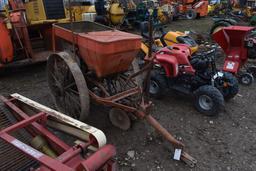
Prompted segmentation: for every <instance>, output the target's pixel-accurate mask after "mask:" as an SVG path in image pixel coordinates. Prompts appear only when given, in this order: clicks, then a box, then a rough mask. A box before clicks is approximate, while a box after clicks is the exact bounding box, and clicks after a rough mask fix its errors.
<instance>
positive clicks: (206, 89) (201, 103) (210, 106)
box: [194, 85, 224, 116]
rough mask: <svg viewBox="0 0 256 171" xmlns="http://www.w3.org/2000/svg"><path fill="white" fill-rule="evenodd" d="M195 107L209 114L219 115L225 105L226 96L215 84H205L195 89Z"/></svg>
mask: <svg viewBox="0 0 256 171" xmlns="http://www.w3.org/2000/svg"><path fill="white" fill-rule="evenodd" d="M194 99H195V100H194V105H195V108H196V109H197V110H198V111H199V112H201V113H203V114H205V115H207V116H214V115H217V114H218V113H219V112H220V111H221V110H222V109H223V107H224V97H223V95H222V94H221V92H220V91H219V90H218V89H217V88H216V87H213V86H210V85H204V86H201V87H199V88H198V89H197V90H196V91H194Z"/></svg>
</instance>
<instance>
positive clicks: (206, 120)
mask: <svg viewBox="0 0 256 171" xmlns="http://www.w3.org/2000/svg"><path fill="white" fill-rule="evenodd" d="M211 23H212V22H211V19H210V18H203V19H199V20H195V21H187V20H179V21H176V22H173V23H171V24H170V25H169V28H170V29H172V30H179V31H186V30H189V29H192V30H194V31H198V32H203V33H206V32H207V31H209V28H210V26H211ZM218 62H222V60H221V59H220V60H219V61H218ZM219 64H221V63H219ZM10 93H20V94H22V95H24V96H27V97H29V98H31V99H33V100H36V101H38V102H40V103H42V104H44V105H47V106H49V107H53V108H54V104H53V101H52V98H51V95H50V91H49V89H48V85H47V78H46V68H45V65H44V64H41V65H36V66H30V67H26V68H24V69H19V70H18V71H16V72H10V73H6V74H5V75H1V76H0V94H3V95H8V94H10ZM154 104H155V105H154V108H153V111H152V113H153V116H155V117H156V118H157V120H159V122H160V123H161V124H162V125H163V126H164V127H165V128H167V129H168V130H169V131H170V132H171V133H172V134H174V135H175V136H176V137H177V138H178V139H179V140H181V141H182V142H183V143H184V144H185V145H186V151H187V152H188V153H189V154H190V155H191V156H193V157H194V158H196V159H197V160H198V164H197V166H196V167H195V168H193V169H190V168H189V167H188V166H186V165H185V164H184V163H182V162H177V161H174V160H172V153H171V151H170V149H171V148H170V145H169V144H168V143H167V142H166V141H164V140H163V139H162V138H161V137H159V136H158V135H157V134H156V133H155V132H154V130H153V129H152V128H151V127H150V126H149V125H147V123H145V122H143V121H137V122H135V123H134V124H133V126H132V128H131V129H130V130H128V131H126V132H124V131H121V130H118V129H117V128H115V127H113V126H112V125H111V124H110V122H109V120H108V109H107V108H104V107H99V106H98V105H97V106H96V105H92V108H91V113H90V116H89V118H88V122H87V123H88V124H91V125H93V126H95V127H97V128H99V129H102V130H103V132H104V133H105V134H106V136H107V139H108V143H112V144H114V145H115V146H116V147H117V151H118V155H117V160H118V163H119V170H138V171H143V170H167V171H170V170H177V171H179V170H184V171H187V170H196V171H208V170H211V171H215V170H223V171H226V170H232V171H255V170H256V143H255V140H256V84H255V83H254V84H253V85H252V86H250V87H245V86H240V92H239V95H237V96H236V97H235V98H234V99H232V100H230V101H229V102H226V108H225V111H224V112H222V113H221V114H220V115H219V116H218V117H214V118H212V117H206V116H203V115H202V114H200V113H198V112H197V111H196V110H195V109H194V107H193V105H192V101H191V99H188V98H187V97H184V96H181V95H178V94H174V93H169V94H168V95H167V96H166V97H165V98H163V99H161V100H154Z"/></svg>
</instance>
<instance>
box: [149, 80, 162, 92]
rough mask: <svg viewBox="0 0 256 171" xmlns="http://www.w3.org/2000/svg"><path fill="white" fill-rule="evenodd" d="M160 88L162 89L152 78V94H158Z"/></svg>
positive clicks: (150, 90) (150, 86) (150, 87)
mask: <svg viewBox="0 0 256 171" xmlns="http://www.w3.org/2000/svg"><path fill="white" fill-rule="evenodd" d="M159 90H160V87H159V85H158V84H157V82H156V81H154V80H150V85H149V92H150V94H157V92H159Z"/></svg>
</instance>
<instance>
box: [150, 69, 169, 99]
mask: <svg viewBox="0 0 256 171" xmlns="http://www.w3.org/2000/svg"><path fill="white" fill-rule="evenodd" d="M166 90H167V84H166V80H165V78H164V76H163V75H162V74H161V73H160V71H156V70H155V71H152V72H151V75H150V85H149V94H150V96H152V97H154V98H156V99H160V98H162V97H163V95H164V93H165V92H166Z"/></svg>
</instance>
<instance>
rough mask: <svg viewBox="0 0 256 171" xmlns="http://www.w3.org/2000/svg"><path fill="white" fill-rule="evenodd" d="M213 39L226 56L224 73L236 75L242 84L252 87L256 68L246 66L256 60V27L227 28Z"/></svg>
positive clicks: (215, 34)
mask: <svg viewBox="0 0 256 171" xmlns="http://www.w3.org/2000/svg"><path fill="white" fill-rule="evenodd" d="M213 39H214V40H215V41H216V42H217V43H218V44H219V45H220V46H221V48H222V49H223V50H224V52H225V54H226V58H225V63H224V66H223V71H225V72H230V73H232V74H234V75H236V76H237V77H238V78H239V81H240V82H241V83H242V84H244V85H251V84H252V83H253V81H254V77H255V76H256V67H255V66H246V65H245V64H246V63H247V61H248V59H256V29H255V27H247V26H230V27H225V28H223V29H221V30H219V31H218V32H216V33H214V34H213Z"/></svg>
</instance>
